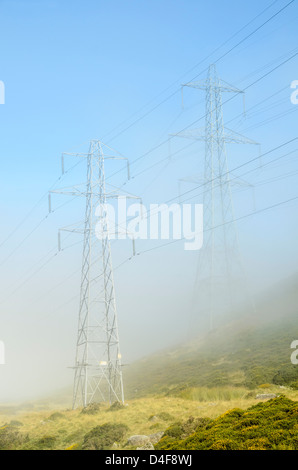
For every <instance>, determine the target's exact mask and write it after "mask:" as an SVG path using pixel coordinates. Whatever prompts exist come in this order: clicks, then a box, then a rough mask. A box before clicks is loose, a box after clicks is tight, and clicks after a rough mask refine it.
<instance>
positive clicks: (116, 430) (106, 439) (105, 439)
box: [82, 423, 128, 450]
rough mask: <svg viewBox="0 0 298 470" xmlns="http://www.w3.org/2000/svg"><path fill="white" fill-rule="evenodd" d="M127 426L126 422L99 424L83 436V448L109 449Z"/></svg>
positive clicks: (122, 435)
mask: <svg viewBox="0 0 298 470" xmlns="http://www.w3.org/2000/svg"><path fill="white" fill-rule="evenodd" d="M127 431H128V427H127V426H126V424H122V423H119V424H112V423H105V424H102V425H101V426H96V427H95V428H93V429H91V431H90V432H88V433H87V434H86V435H85V436H84V441H83V445H82V449H83V450H106V449H109V448H110V447H111V446H112V445H113V443H114V442H117V441H120V440H121V439H122V438H123V437H124V435H125V434H126V432H127Z"/></svg>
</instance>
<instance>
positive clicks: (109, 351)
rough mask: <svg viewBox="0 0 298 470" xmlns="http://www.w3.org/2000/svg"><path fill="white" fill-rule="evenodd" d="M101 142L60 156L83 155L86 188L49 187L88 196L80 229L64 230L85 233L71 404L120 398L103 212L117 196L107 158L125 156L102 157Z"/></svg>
mask: <svg viewBox="0 0 298 470" xmlns="http://www.w3.org/2000/svg"><path fill="white" fill-rule="evenodd" d="M103 146H104V147H105V149H106V148H108V147H107V146H105V145H104V144H102V143H101V142H100V141H99V140H92V141H91V142H90V149H89V152H88V153H87V154H63V156H62V157H64V156H65V155H73V156H78V157H84V158H86V160H87V183H86V188H85V190H84V189H81V188H80V187H79V186H73V187H72V188H69V189H67V188H66V190H59V191H52V192H56V193H60V194H67V195H78V196H83V197H85V198H86V207H85V221H84V225H83V228H82V229H80V228H77V227H75V228H73V227H65V228H63V229H62V230H66V231H69V232H78V233H81V234H83V235H84V246H83V256H82V270H81V287H80V306H79V321H78V333H77V342H76V357H75V365H74V370H75V375H74V387H73V408H77V407H79V406H83V407H86V406H87V405H88V404H90V403H93V402H101V401H104V402H109V403H113V402H121V403H123V402H124V392H123V379H122V364H121V353H120V346H119V336H118V324H117V309H116V301H115V289H114V279H113V267H112V257H111V246H110V235H111V233H110V229H109V220H108V213H107V198H117V197H118V196H119V194H118V193H117V188H116V189H115V188H114V187H113V189H112V191H111V192H110V193H107V192H106V181H105V161H106V160H110V159H125V160H127V159H126V158H124V157H120V156H112V155H111V156H110V155H104V153H103ZM63 161H64V160H63V159H62V162H63ZM62 168H64V164H63V163H62ZM128 177H129V171H128ZM59 233H60V232H59ZM59 244H60V243H59Z"/></svg>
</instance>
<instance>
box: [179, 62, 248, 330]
mask: <svg viewBox="0 0 298 470" xmlns="http://www.w3.org/2000/svg"><path fill="white" fill-rule="evenodd" d="M183 86H187V87H192V88H197V89H200V90H205V91H206V117H205V129H193V130H189V131H182V132H178V133H177V134H174V135H176V136H178V137H185V138H190V139H195V140H199V141H204V142H205V160H204V178H203V182H202V183H201V184H200V185H199V187H200V188H202V192H203V205H204V244H203V248H202V249H201V250H200V254H199V261H198V268H197V274H196V281H195V292H194V299H193V304H194V305H193V312H192V319H191V323H193V322H195V321H199V323H200V325H201V326H202V325H204V326H205V328H208V329H209V330H212V329H213V328H214V325H215V316H217V315H218V314H219V313H220V312H224V311H226V312H227V311H228V312H229V311H231V310H233V308H234V305H233V304H234V303H235V299H236V297H237V296H238V297H241V296H239V293H240V291H239V288H240V289H241V290H242V292H245V294H246V299H247V292H248V291H247V285H246V279H245V273H244V269H243V266H242V262H241V256H240V250H239V244H238V235H237V227H236V223H235V221H234V209H233V199H232V192H231V178H230V172H229V167H228V160H227V154H226V145H225V144H226V143H237V144H239V143H241V144H256V142H254V141H252V140H250V139H247V138H246V137H244V136H242V135H240V134H237V133H235V132H233V131H231V130H230V129H228V128H226V127H224V123H223V113H222V93H223V92H228V93H236V94H238V93H243V92H242V91H241V90H238V89H237V88H235V87H232V86H230V85H229V84H227V83H225V82H224V81H222V80H220V79H219V78H218V76H217V73H216V68H215V65H211V66H210V67H209V70H208V76H207V78H206V80H200V81H194V82H189V83H186V84H184V85H183ZM172 135H173V134H172ZM233 180H234V178H233ZM240 285H241V287H240ZM243 298H244V297H243ZM193 326H194V325H191V329H193ZM194 331H195V329H194Z"/></svg>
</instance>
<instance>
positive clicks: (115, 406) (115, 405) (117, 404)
mask: <svg viewBox="0 0 298 470" xmlns="http://www.w3.org/2000/svg"><path fill="white" fill-rule="evenodd" d="M123 408H125V406H124V405H123V404H122V403H120V401H115V402H114V403H112V405H111V406H110V408H109V409H108V410H107V411H118V410H123Z"/></svg>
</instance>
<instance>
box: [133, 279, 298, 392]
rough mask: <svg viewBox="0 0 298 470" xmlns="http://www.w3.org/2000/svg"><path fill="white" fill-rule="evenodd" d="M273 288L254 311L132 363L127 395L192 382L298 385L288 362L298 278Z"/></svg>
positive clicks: (297, 372) (297, 325)
mask: <svg viewBox="0 0 298 470" xmlns="http://www.w3.org/2000/svg"><path fill="white" fill-rule="evenodd" d="M272 292H273V294H272V293H270V295H266V296H264V297H263V298H262V299H259V301H258V304H257V311H256V313H255V314H253V315H249V316H248V315H246V316H239V318H230V319H229V322H228V323H227V324H226V325H224V326H221V327H218V329H216V330H214V331H212V332H211V333H209V334H208V335H206V336H205V337H204V338H198V340H194V341H192V343H190V344H187V345H182V346H180V347H178V348H176V349H174V350H167V351H162V352H159V353H157V354H155V355H152V356H151V357H148V358H144V359H142V360H140V361H138V362H136V363H135V364H133V365H131V366H130V367H128V368H127V369H126V370H125V383H126V393H127V396H128V397H130V398H132V397H141V396H144V395H146V394H147V393H157V392H165V393H179V391H181V390H183V389H184V388H187V387H194V386H206V387H218V386H228V385H229V386H230V385H232V386H235V387H247V388H255V387H257V386H259V385H261V384H264V383H271V384H276V385H292V386H296V385H298V366H295V365H292V364H291V361H290V356H291V352H292V350H291V349H290V345H291V343H292V341H293V340H295V339H298V278H297V277H295V278H293V279H290V280H288V281H287V282H286V283H284V284H283V285H282V286H278V288H277V289H274V290H272ZM296 382H297V383H296Z"/></svg>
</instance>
